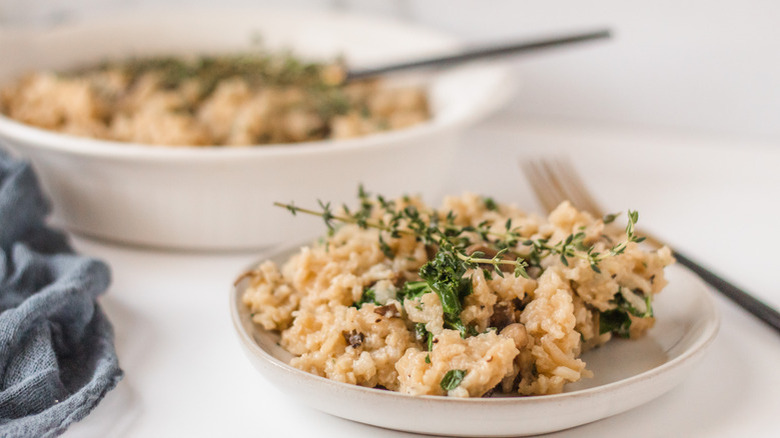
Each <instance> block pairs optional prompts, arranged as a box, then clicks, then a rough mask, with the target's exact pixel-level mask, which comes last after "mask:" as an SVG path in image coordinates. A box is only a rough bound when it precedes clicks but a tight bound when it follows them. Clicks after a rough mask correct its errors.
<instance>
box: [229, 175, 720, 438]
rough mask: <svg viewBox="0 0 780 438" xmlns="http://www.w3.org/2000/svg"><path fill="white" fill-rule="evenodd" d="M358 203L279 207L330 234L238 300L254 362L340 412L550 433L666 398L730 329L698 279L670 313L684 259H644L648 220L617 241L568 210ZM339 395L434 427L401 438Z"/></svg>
mask: <svg viewBox="0 0 780 438" xmlns="http://www.w3.org/2000/svg"><path fill="white" fill-rule="evenodd" d="M360 198H361V200H360V206H359V207H358V208H355V209H352V210H349V209H344V210H338V209H331V208H330V207H329V205H328V204H322V205H320V207H319V208H304V207H302V206H298V205H295V204H280V206H281V207H286V209H287V210H289V211H290V212H292V213H295V215H296V216H299V215H312V216H319V218H320V220H324V222H325V224H326V225H327V227H328V230H329V232H328V235H327V236H326V237H324V238H323V239H321V240H319V241H317V242H315V243H313V244H311V245H307V246H303V247H299V248H295V249H290V250H288V251H285V252H283V253H279V254H277V255H275V256H273V257H272V258H271V259H270V260H266V261H262V262H260V263H259V264H258V265H257V266H255V267H253V268H252V269H250V270H248V271H246V272H245V273H244V274H242V275H241V276H240V277H239V278H238V280H237V283H236V289H235V292H234V295H232V296H231V306H232V310H233V317H234V323H235V325H236V328H237V329H238V331H239V334H240V338H241V339H242V345H243V346H244V347H245V351H246V352H247V353H248V355H249V357H250V359H252V361H253V363H255V365H256V366H257V367H258V369H260V370H262V371H263V372H264V373H265V374H266V375H267V376H269V377H271V378H273V379H274V382H275V383H278V384H279V385H280V386H282V387H283V388H285V389H287V390H290V389H291V388H292V391H294V392H300V391H304V392H303V393H305V394H306V397H309V394H310V393H311V394H312V395H311V398H312V400H307V403H309V404H312V405H314V406H315V407H318V408H319V409H322V410H324V411H326V412H330V413H333V414H335V415H338V416H342V417H346V418H351V419H357V420H358V421H365V422H369V423H371V424H377V425H381V426H383V427H391V428H398V429H403V430H411V431H417V432H425V433H445V434H455V435H491V436H502V435H517V434H525V433H540V432H549V431H552V430H558V429H560V428H565V427H571V426H573V425H576V424H582V423H584V422H587V421H593V420H594V419H597V418H603V416H606V415H611V414H614V413H617V412H620V411H622V410H625V409H629V408H630V407H633V406H636V405H638V404H640V403H642V402H645V401H647V400H649V399H651V398H653V397H656V396H658V395H660V394H661V393H663V392H664V391H666V390H668V389H669V388H670V387H671V386H672V385H673V384H674V383H675V382H679V381H680V379H681V378H682V375H683V373H684V372H685V371H687V370H688V369H689V368H690V366H691V365H692V364H693V363H694V362H695V360H692V359H696V358H699V357H700V355H701V353H702V352H703V350H704V347H705V346H707V345H708V344H709V343H710V342H711V340H712V338H713V337H714V335H715V333H716V331H717V315H716V314H715V313H714V308H713V305H712V302H711V301H710V299H709V298H708V297H707V294H706V290H705V289H704V288H703V287H701V284H700V283H696V280H695V279H692V278H691V277H692V276H690V274H689V275H688V277H686V276H685V275H683V276H682V278H681V277H680V275H679V273H677V274H675V278H677V279H678V280H677V281H678V287H681V289H677V292H680V291H681V290H682V291H683V292H689V293H690V294H691V295H687V296H686V294H685V293H683V294H680V295H676V296H674V297H671V298H670V299H669V301H667V304H666V305H665V306H663V305H662V306H660V308H661V309H663V312H664V313H665V315H664V314H661V313H660V312H659V314H658V315H656V307H657V306H656V296H657V295H658V294H659V293H660V296H663V295H664V293H662V291H663V290H664V289H665V287H666V286H667V282H668V280H667V270H672V271H674V269H673V268H671V267H669V265H671V264H672V263H673V262H674V259H673V257H672V254H671V252H670V250H669V249H668V248H661V249H658V250H648V249H646V248H644V247H643V246H642V244H641V242H642V240H643V239H642V238H641V236H637V235H636V234H635V233H634V224H635V223H636V221H637V220H638V213H636V212H633V211H629V212H628V213H627V215H624V223H625V227H623V226H621V227H617V226H615V225H613V224H610V222H611V220H613V219H614V218H613V217H609V218H594V217H592V216H591V215H589V214H588V213H587V212H582V211H578V210H576V209H575V208H573V207H572V206H571V205H570V204H568V203H563V204H561V205H560V206H559V207H558V208H557V209H556V210H555V211H553V212H552V213H551V214H550V215H549V217H547V218H541V217H538V216H535V215H527V214H525V213H524V212H522V211H521V210H519V209H517V208H515V207H513V206H509V205H502V204H498V203H496V202H494V201H493V200H491V199H490V198H484V197H480V196H476V195H472V194H465V195H462V196H457V197H447V198H445V201H444V203H443V206H442V208H440V209H433V208H431V207H429V206H427V205H425V204H424V203H422V202H421V201H420V199H418V198H410V197H404V198H398V199H394V200H389V199H386V198H383V197H381V196H378V197H371V196H369V195H367V194H365V193H364V192H363V191H362V190H361V197H360ZM694 284H695V285H694ZM668 303H673V304H668ZM670 308H671V309H676V310H670ZM656 317H657V318H659V321H661V323H660V324H658V325H659V327H658V328H657V329H656V328H654V326H655V325H656ZM664 317H666V318H669V320H667V321H666V322H663V321H662V318H664ZM633 346H637V347H633ZM637 353H639V354H637ZM590 358H593V362H594V363H595V364H596V365H597V369H591V367H590V366H589V361H590ZM588 381H592V382H595V383H588ZM651 381H654V383H652V382H651ZM569 387H571V388H569ZM328 398H333V399H339V400H341V401H343V400H344V399H347V398H348V399H355V400H364V401H365V402H366V403H367V400H371V402H372V403H374V404H372V405H371V406H379V405H380V404H387V405H388V406H389V408H388V409H391V410H405V411H408V412H414V411H415V410H419V411H420V412H422V411H430V412H431V416H432V417H433V418H430V417H429V416H427V415H412V417H415V420H413V421H411V422H410V424H406V423H404V424H401V423H403V422H401V421H395V422H393V421H391V419H385V418H380V416H379V415H371V412H367V411H368V409H361V408H360V407H359V405H360V404H361V402H359V401H356V402H354V403H350V406H351V408H350V409H352V410H350V409H348V408H344V409H340V408H336V407H335V403H331V402H328V401H327V399H328ZM393 398H395V399H396V400H395V401H393V400H392V399H393ZM458 400H459V401H458ZM616 400H620V402H619V403H615V401H616ZM393 403H395V405H394V404H393ZM331 405H333V406H331ZM356 406H357V407H356ZM390 407H392V408H390ZM434 407H435V409H432V408H434ZM513 409H514V410H513ZM433 412H438V415H442V416H443V417H440V418H437V417H436V416H435V414H433ZM480 416H482V417H480ZM391 417H392V416H391ZM455 417H457V418H458V419H457V420H446V421H445V420H444V418H450V419H453V418H455ZM396 418H400V417H396ZM403 418H407V417H403ZM469 418H471V419H472V420H473V424H472V423H470V421H471V420H468V419H469ZM480 418H481V419H482V420H483V421H477V419H480ZM492 421H495V422H496V423H495V424H492V423H491V422H492ZM485 424H489V425H488V426H485V427H484V428H483V429H480V427H483V426H484V425H485ZM480 425H483V426H480Z"/></svg>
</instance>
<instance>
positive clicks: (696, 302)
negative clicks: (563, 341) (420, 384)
mask: <svg viewBox="0 0 780 438" xmlns="http://www.w3.org/2000/svg"><path fill="white" fill-rule="evenodd" d="M295 250H296V249H286V250H280V251H277V252H275V253H273V254H271V256H270V258H271V259H272V260H274V261H276V262H277V263H281V262H283V261H284V260H286V259H287V258H288V257H289V256H290V255H291V254H292V253H293V252H294V251H295ZM667 276H668V279H669V285H668V286H667V287H666V289H665V290H664V291H663V292H661V294H660V295H658V296H657V297H656V300H655V303H654V306H653V307H654V310H655V314H656V318H657V320H656V325H655V327H653V329H652V330H650V332H649V333H648V335H647V336H646V337H644V338H643V339H641V340H638V341H627V340H622V339H615V340H613V341H610V342H609V343H608V344H607V345H605V346H603V347H601V348H599V349H596V350H593V351H590V352H588V353H586V354H585V355H584V356H583V359H584V360H585V361H586V363H587V364H588V368H589V369H590V370H592V371H593V372H594V374H595V377H594V378H592V379H583V380H582V381H580V382H577V383H575V384H571V385H568V386H567V387H566V392H564V393H562V394H556V395H547V396H534V397H500V398H475V399H459V398H448V397H439V396H417V397H415V396H409V395H404V394H400V393H396V392H390V391H384V390H378V389H372V388H365V387H361V386H356V385H349V384H345V383H340V382H336V381H332V380H328V379H325V378H322V377H319V376H315V375H313V374H309V373H306V372H304V371H301V370H298V369H296V368H293V367H291V366H290V365H288V361H289V359H290V358H291V357H292V356H291V355H290V354H289V353H288V352H287V351H285V350H284V349H283V348H282V347H280V346H279V345H278V340H279V336H278V334H277V333H272V332H268V331H266V330H263V329H262V328H261V327H258V326H255V325H254V324H253V323H252V322H251V320H250V317H249V311H248V309H246V308H245V307H244V306H243V305H242V304H241V295H242V293H243V291H244V289H245V287H246V283H247V282H246V281H243V282H241V283H239V284H238V286H237V287H235V288H234V289H233V290H232V291H231V295H230V307H231V315H232V318H233V324H234V326H235V328H236V331H237V333H238V336H239V338H240V340H241V345H242V346H243V347H244V351H245V353H246V354H247V356H248V357H249V359H250V360H251V362H252V364H253V365H254V366H255V367H256V368H257V370H258V371H260V372H261V373H262V374H263V375H264V376H265V377H266V378H267V379H268V380H270V381H271V382H273V383H274V384H276V385H277V386H278V387H279V388H280V389H281V390H282V391H283V392H284V393H286V394H289V395H290V396H292V397H295V398H297V399H298V400H300V401H301V402H303V403H305V404H307V405H309V406H311V407H313V408H315V409H318V410H321V411H323V412H326V413H328V414H331V415H335V416H337V417H342V418H346V419H349V420H353V421H357V422H360V423H366V424H370V425H374V426H380V427H384V428H388V429H396V430H403V431H408V432H418V433H426V434H436V435H454V436H517V435H531V434H538V433H546V432H553V431H557V430H563V429H567V428H570V427H575V426H579V425H582V424H586V423H590V422H593V421H596V420H600V419H603V418H606V417H609V416H611V415H615V414H618V413H620V412H624V411H627V410H629V409H631V408H634V407H636V406H639V405H641V404H643V403H646V402H648V401H650V400H652V399H654V398H656V397H658V396H660V395H662V394H664V393H665V392H667V391H669V390H670V389H672V388H673V387H674V386H676V385H677V384H679V383H680V382H682V381H683V379H685V377H686V376H687V375H688V374H689V372H690V371H692V370H693V368H694V366H695V365H696V364H697V363H698V362H699V360H701V358H702V356H703V354H704V352H705V350H706V348H707V347H708V346H709V345H710V344H711V342H712V340H713V339H714V338H715V336H716V334H717V332H718V327H719V321H720V320H719V315H718V313H717V312H716V310H715V305H714V302H713V299H712V297H711V296H710V294H709V291H708V290H707V288H706V287H705V286H704V284H703V283H702V282H701V280H699V278H698V277H696V276H695V275H694V274H692V273H690V272H689V271H687V270H685V269H684V268H681V267H677V266H671V267H669V268H667Z"/></svg>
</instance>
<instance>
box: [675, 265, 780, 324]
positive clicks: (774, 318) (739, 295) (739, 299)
mask: <svg viewBox="0 0 780 438" xmlns="http://www.w3.org/2000/svg"><path fill="white" fill-rule="evenodd" d="M674 257H675V258H676V259H677V261H678V262H679V263H680V264H681V265H683V266H685V267H686V268H688V269H690V270H691V271H693V272H695V273H696V275H698V276H699V277H700V278H701V279H702V280H704V281H705V282H707V283H708V284H709V285H710V286H712V287H714V288H715V289H717V290H718V291H720V292H721V293H722V294H723V295H725V296H726V297H727V298H729V299H730V300H732V301H734V302H735V303H737V304H738V305H739V306H740V307H742V308H743V309H745V310H747V311H748V312H750V313H752V314H753V315H754V316H756V317H757V318H758V319H760V320H762V321H764V322H765V323H767V324H769V325H770V326H771V327H772V328H774V329H775V331H777V332H778V333H780V313H778V311H777V310H775V309H774V308H772V307H771V306H769V305H767V304H766V303H764V302H762V301H761V300H759V299H758V298H756V297H754V296H753V295H751V294H749V293H747V292H745V291H744V290H742V289H740V288H738V287H737V286H735V285H733V284H731V283H730V282H728V281H726V280H724V279H723V278H721V277H719V276H717V275H715V274H714V273H712V272H711V271H710V270H708V269H707V268H705V267H703V266H701V265H699V264H698V263H696V262H694V261H693V260H691V259H690V258H688V256H686V255H685V254H682V253H680V252H679V251H674Z"/></svg>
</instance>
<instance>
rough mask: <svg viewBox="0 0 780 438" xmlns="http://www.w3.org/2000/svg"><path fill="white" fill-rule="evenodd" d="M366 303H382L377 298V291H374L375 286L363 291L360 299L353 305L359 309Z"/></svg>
mask: <svg viewBox="0 0 780 438" xmlns="http://www.w3.org/2000/svg"><path fill="white" fill-rule="evenodd" d="M366 303H372V304H376V305H377V306H378V305H380V303H379V302H378V301H377V300H376V291H374V289H373V288H368V289H365V290H364V291H363V294H362V295H360V299H359V300H358V301H356V302H355V304H353V305H352V307H354V308H356V309H359V308H361V307H363V304H366Z"/></svg>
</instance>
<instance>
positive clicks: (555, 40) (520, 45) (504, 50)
mask: <svg viewBox="0 0 780 438" xmlns="http://www.w3.org/2000/svg"><path fill="white" fill-rule="evenodd" d="M611 35H612V32H611V31H610V30H609V29H599V30H596V31H592V32H584V33H577V34H570V35H562V36H557V37H552V38H542V39H537V40H530V41H520V42H515V43H509V44H504V45H496V46H489V47H480V48H475V49H471V50H466V51H464V52H461V53H456V54H454V55H444V56H437V57H433V58H426V59H418V60H412V61H408V62H399V63H397V64H390V65H384V66H380V67H374V68H367V69H364V70H350V71H348V72H347V79H346V80H347V81H351V80H355V79H363V78H368V77H373V76H378V75H381V74H385V73H391V72H395V71H402V70H410V69H415V68H421V67H441V66H447V65H452V64H458V63H462V62H468V61H473V60H475V59H484V58H492V57H496V56H506V55H513V54H519V53H525V52H532V51H536V50H540V49H547V48H552V47H559V46H565V45H569V44H574V43H582V42H586V41H592V40H598V39H604V38H610V36H611Z"/></svg>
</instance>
